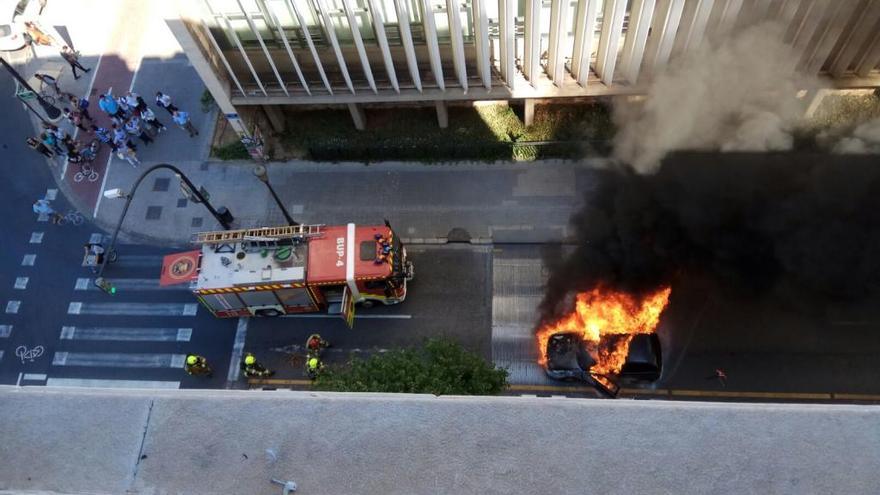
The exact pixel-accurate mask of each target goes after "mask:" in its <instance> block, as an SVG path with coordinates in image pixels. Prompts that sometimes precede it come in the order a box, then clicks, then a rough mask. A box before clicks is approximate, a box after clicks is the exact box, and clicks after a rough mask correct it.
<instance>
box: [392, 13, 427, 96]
mask: <svg viewBox="0 0 880 495" xmlns="http://www.w3.org/2000/svg"><path fill="white" fill-rule="evenodd" d="M394 9H395V11H396V12H397V18H398V19H406V20H409V19H411V18H412V16H411V15H410V12H409V6H408V4H407V0H394ZM397 24H398V29H399V30H400V41H401V43H402V44H403V51H404V53H405V54H406V66H407V68H409V76H410V77H411V78H412V81H413V85H415V87H416V89H417V90H418V91H419V93H421V92H422V76H421V75H420V74H419V63H418V60H417V59H416V49H415V46H414V45H413V39H412V32H411V31H410V27H409V22H400V21H398V23H397Z"/></svg>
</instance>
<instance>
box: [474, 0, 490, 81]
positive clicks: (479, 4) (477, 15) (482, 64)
mask: <svg viewBox="0 0 880 495" xmlns="http://www.w3.org/2000/svg"><path fill="white" fill-rule="evenodd" d="M473 8H474V45H475V47H476V49H477V73H478V74H479V75H480V80H481V81H482V82H483V87H485V88H486V90H491V89H492V70H491V68H490V62H489V53H491V51H492V50H491V48H490V47H489V18H488V17H487V16H486V0H473Z"/></svg>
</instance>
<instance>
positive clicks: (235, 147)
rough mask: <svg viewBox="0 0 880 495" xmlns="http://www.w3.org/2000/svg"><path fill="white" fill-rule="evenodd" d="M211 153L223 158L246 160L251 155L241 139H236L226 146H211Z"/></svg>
mask: <svg viewBox="0 0 880 495" xmlns="http://www.w3.org/2000/svg"><path fill="white" fill-rule="evenodd" d="M211 155H213V156H214V157H215V158H219V159H221V160H245V159H247V158H250V157H251V155H250V154H249V153H248V150H247V148H245V147H244V145H243V144H241V141H234V142H232V143H229V144H227V145H226V146H215V147H213V148H211Z"/></svg>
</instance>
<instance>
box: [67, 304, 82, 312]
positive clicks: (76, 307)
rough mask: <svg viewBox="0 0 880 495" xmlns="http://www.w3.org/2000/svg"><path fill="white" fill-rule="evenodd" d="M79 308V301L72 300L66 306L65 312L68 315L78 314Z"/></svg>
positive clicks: (80, 307)
mask: <svg viewBox="0 0 880 495" xmlns="http://www.w3.org/2000/svg"><path fill="white" fill-rule="evenodd" d="M80 310H82V303H81V302H72V303H70V304H69V305H68V306H67V314H69V315H78V314H79V312H80Z"/></svg>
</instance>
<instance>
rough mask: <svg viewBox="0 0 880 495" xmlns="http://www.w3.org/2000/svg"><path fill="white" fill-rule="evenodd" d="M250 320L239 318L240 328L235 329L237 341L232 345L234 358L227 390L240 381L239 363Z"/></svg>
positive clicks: (227, 378)
mask: <svg viewBox="0 0 880 495" xmlns="http://www.w3.org/2000/svg"><path fill="white" fill-rule="evenodd" d="M247 326H248V318H239V319H238V327H236V329H235V340H234V343H233V344H232V356H231V357H230V358H229V373H228V374H227V375H226V388H230V387H231V386H232V383H234V382H236V381H238V377H239V372H240V371H241V370H240V369H239V366H238V365H239V362H240V361H241V355H242V353H243V352H244V341H245V339H247Z"/></svg>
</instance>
